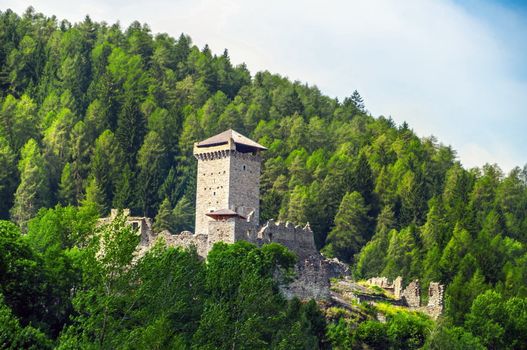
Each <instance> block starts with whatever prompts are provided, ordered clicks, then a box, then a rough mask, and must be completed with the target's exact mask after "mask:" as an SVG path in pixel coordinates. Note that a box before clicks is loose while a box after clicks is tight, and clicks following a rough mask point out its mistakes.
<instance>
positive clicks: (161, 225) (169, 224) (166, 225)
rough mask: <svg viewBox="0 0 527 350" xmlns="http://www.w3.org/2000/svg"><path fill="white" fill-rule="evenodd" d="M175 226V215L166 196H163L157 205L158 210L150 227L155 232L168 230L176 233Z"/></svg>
mask: <svg viewBox="0 0 527 350" xmlns="http://www.w3.org/2000/svg"><path fill="white" fill-rule="evenodd" d="M175 227H176V226H175V217H174V213H173V209H172V206H171V205H170V201H169V200H168V198H165V199H164V200H163V202H161V205H160V206H159V210H158V212H157V215H156V218H155V220H154V226H153V227H152V228H153V230H154V231H156V232H161V231H163V230H168V231H169V232H171V233H177V232H176V228H175Z"/></svg>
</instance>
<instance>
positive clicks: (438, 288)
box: [425, 282, 445, 318]
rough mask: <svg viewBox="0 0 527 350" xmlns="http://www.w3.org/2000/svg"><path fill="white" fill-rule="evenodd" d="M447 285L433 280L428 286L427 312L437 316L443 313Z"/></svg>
mask: <svg viewBox="0 0 527 350" xmlns="http://www.w3.org/2000/svg"><path fill="white" fill-rule="evenodd" d="M444 292H445V286H443V285H442V284H439V283H437V282H431V283H430V285H429V286H428V305H426V311H425V312H426V313H428V314H429V315H431V316H432V317H434V318H437V317H438V316H439V315H441V314H442V313H443V302H444Z"/></svg>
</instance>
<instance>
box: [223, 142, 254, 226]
mask: <svg viewBox="0 0 527 350" xmlns="http://www.w3.org/2000/svg"><path fill="white" fill-rule="evenodd" d="M230 158H231V159H230V168H229V172H230V178H229V189H230V192H229V206H228V207H225V208H226V209H231V210H233V211H235V212H237V213H238V214H240V215H242V216H244V217H246V218H248V219H250V221H251V222H252V223H253V224H254V225H256V226H258V225H259V220H260V167H261V159H260V156H259V155H256V154H252V153H241V152H237V151H231V156H230Z"/></svg>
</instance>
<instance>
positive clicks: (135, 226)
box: [132, 222, 139, 230]
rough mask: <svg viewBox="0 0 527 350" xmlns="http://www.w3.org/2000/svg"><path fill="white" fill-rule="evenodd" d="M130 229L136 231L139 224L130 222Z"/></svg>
mask: <svg viewBox="0 0 527 350" xmlns="http://www.w3.org/2000/svg"><path fill="white" fill-rule="evenodd" d="M132 228H133V229H134V230H137V229H138V228H139V224H138V223H137V222H132Z"/></svg>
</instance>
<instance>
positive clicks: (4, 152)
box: [0, 136, 18, 219]
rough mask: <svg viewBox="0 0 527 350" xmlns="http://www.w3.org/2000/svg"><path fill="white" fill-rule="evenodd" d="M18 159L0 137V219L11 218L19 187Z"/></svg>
mask: <svg viewBox="0 0 527 350" xmlns="http://www.w3.org/2000/svg"><path fill="white" fill-rule="evenodd" d="M17 177H18V176H17V173H16V157H15V154H14V153H13V151H12V150H11V147H9V144H8V143H7V141H6V140H5V139H4V138H3V137H1V136H0V198H2V200H1V201H0V219H7V218H8V217H9V209H10V208H11V207H12V206H13V199H14V198H13V195H14V192H15V190H16V187H17V186H16V185H17V181H18V180H17Z"/></svg>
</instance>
